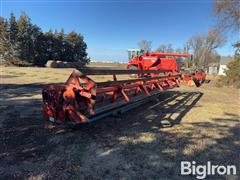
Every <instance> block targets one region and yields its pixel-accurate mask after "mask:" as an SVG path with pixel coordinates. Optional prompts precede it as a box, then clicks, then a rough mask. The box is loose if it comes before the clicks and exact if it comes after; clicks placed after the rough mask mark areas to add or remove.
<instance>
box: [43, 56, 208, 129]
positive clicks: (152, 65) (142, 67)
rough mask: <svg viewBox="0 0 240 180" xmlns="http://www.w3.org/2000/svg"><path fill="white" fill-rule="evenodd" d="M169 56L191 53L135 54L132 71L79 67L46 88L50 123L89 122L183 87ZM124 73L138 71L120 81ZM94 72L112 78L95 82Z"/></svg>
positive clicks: (189, 78)
mask: <svg viewBox="0 0 240 180" xmlns="http://www.w3.org/2000/svg"><path fill="white" fill-rule="evenodd" d="M169 56H191V55H190V54H174V53H145V54H144V55H140V56H133V57H132V59H131V61H130V62H129V64H128V68H129V69H128V70H121V69H115V70H114V69H111V68H105V69H102V68H82V69H78V70H75V71H73V72H72V74H71V75H70V77H69V78H68V80H67V81H66V83H65V84H62V85H50V86H46V87H44V88H43V90H42V97H43V114H44V118H45V119H46V121H47V122H49V121H51V122H54V123H57V124H62V123H68V124H71V125H76V124H82V123H88V122H92V121H95V120H98V119H101V118H103V117H105V116H108V115H117V114H120V113H122V112H125V111H128V110H130V109H132V108H135V107H137V106H139V105H141V104H143V103H146V102H147V101H149V100H150V99H152V98H156V97H157V96H158V95H159V93H161V92H162V91H164V90H166V89H172V88H176V87H179V85H180V81H181V79H182V74H181V73H180V72H179V69H178V66H177V62H176V59H175V58H172V57H169ZM133 67H135V69H134V68H133ZM123 74H125V75H132V74H134V75H135V77H134V78H133V79H127V80H118V77H117V76H118V75H123ZM94 75H101V76H104V75H111V76H112V81H106V82H95V81H93V80H92V79H91V78H90V76H94ZM194 76H195V75H193V74H188V76H186V78H185V80H186V81H187V82H189V81H192V79H194ZM184 77H185V76H184ZM201 77H202V76H201ZM204 78H205V76H204ZM195 80H196V81H198V80H197V79H195ZM194 83H195V81H194ZM195 84H196V83H195Z"/></svg>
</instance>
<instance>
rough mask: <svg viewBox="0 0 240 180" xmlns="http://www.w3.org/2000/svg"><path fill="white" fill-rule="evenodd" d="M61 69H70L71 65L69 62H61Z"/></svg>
mask: <svg viewBox="0 0 240 180" xmlns="http://www.w3.org/2000/svg"><path fill="white" fill-rule="evenodd" d="M63 67H64V68H70V67H71V64H70V63H69V62H66V61H64V62H63Z"/></svg>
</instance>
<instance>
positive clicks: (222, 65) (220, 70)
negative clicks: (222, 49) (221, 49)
mask: <svg viewBox="0 0 240 180" xmlns="http://www.w3.org/2000/svg"><path fill="white" fill-rule="evenodd" d="M233 59H234V58H233V57H231V56H222V57H221V59H220V61H219V63H210V64H209V66H208V74H210V75H223V76H225V75H226V73H225V70H226V69H227V64H228V63H229V62H231V61H233Z"/></svg>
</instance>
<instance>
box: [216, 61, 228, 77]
mask: <svg viewBox="0 0 240 180" xmlns="http://www.w3.org/2000/svg"><path fill="white" fill-rule="evenodd" d="M226 69H227V65H225V64H220V66H219V70H218V75H223V76H226V73H225V70H226Z"/></svg>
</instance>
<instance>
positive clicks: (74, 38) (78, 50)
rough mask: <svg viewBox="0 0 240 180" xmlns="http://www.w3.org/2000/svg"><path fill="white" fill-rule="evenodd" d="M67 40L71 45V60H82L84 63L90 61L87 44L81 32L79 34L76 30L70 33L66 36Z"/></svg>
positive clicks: (69, 52) (69, 53)
mask: <svg viewBox="0 0 240 180" xmlns="http://www.w3.org/2000/svg"><path fill="white" fill-rule="evenodd" d="M66 42H67V43H68V45H69V51H68V56H69V57H70V59H69V61H72V62H82V63H83V64H86V63H88V62H89V59H88V58H87V53H86V49H87V45H86V43H85V42H84V41H83V36H82V35H81V34H78V33H76V32H74V31H72V32H70V33H68V34H67V36H66Z"/></svg>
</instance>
